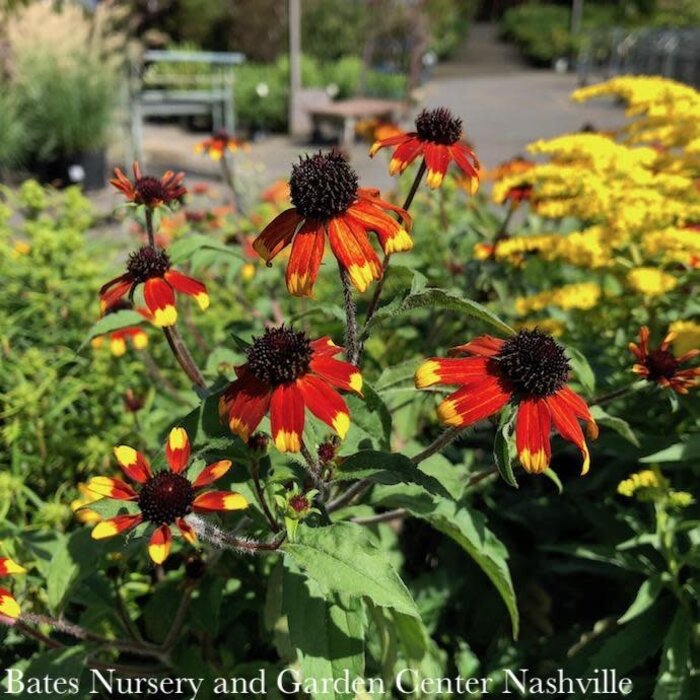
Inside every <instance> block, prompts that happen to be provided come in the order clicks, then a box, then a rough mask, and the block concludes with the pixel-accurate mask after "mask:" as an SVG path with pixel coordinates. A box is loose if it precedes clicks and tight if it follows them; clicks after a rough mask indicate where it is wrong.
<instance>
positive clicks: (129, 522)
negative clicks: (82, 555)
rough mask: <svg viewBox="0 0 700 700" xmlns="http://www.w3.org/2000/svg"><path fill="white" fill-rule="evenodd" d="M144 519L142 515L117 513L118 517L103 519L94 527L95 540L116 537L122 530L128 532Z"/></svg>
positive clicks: (93, 537)
mask: <svg viewBox="0 0 700 700" xmlns="http://www.w3.org/2000/svg"><path fill="white" fill-rule="evenodd" d="M142 521H143V516H142V515H140V514H139V515H117V517H116V518H110V519H109V520H103V521H102V522H100V523H97V525H95V527H94V528H93V529H92V539H93V540H104V539H106V538H107V537H114V536H115V535H118V534H119V533H120V532H126V531H127V530H131V529H132V528H134V527H136V526H137V525H139V524H140V523H141V522H142Z"/></svg>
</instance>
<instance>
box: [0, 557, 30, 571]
mask: <svg viewBox="0 0 700 700" xmlns="http://www.w3.org/2000/svg"><path fill="white" fill-rule="evenodd" d="M25 571H26V569H25V568H24V567H22V566H20V565H19V564H18V563H17V562H14V561H12V559H10V558H9V557H0V576H11V575H13V574H23V573H24V572H25Z"/></svg>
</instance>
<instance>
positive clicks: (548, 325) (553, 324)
mask: <svg viewBox="0 0 700 700" xmlns="http://www.w3.org/2000/svg"><path fill="white" fill-rule="evenodd" d="M516 328H517V330H520V329H525V330H528V331H534V330H539V331H542V332H543V333H547V334H548V335H551V336H553V337H554V338H560V337H561V336H562V335H564V333H565V332H566V324H565V323H564V321H560V320H559V319H556V318H539V319H531V320H528V321H522V322H521V323H517V324H516Z"/></svg>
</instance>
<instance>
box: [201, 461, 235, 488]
mask: <svg viewBox="0 0 700 700" xmlns="http://www.w3.org/2000/svg"><path fill="white" fill-rule="evenodd" d="M230 468H231V461H230V460H228V459H222V460H219V461H218V462H214V463H213V464H209V465H207V466H206V467H204V469H202V471H201V472H200V474H199V476H198V477H197V478H196V479H195V480H194V482H193V484H192V486H193V487H194V488H196V489H200V488H203V487H204V486H209V484H213V483H214V482H215V481H216V480H217V479H220V478H221V477H222V476H223V475H224V474H226V472H227V471H228V470H229V469H230Z"/></svg>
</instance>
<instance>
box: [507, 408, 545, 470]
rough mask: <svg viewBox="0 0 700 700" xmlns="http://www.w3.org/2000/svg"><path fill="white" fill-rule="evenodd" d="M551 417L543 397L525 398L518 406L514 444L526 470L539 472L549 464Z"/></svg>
mask: <svg viewBox="0 0 700 700" xmlns="http://www.w3.org/2000/svg"><path fill="white" fill-rule="evenodd" d="M551 431H552V419H551V417H550V415H549V409H548V408H547V403H546V402H545V401H544V399H525V400H524V401H521V402H520V404H519V406H518V415H517V418H516V421H515V445H516V447H517V448H518V458H519V459H520V463H521V464H522V465H523V468H524V469H525V471H526V472H528V473H530V474H541V473H542V472H543V471H545V469H547V467H548V466H549V459H550V457H551V454H552V451H551V447H550V442H549V434H550V433H551Z"/></svg>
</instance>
